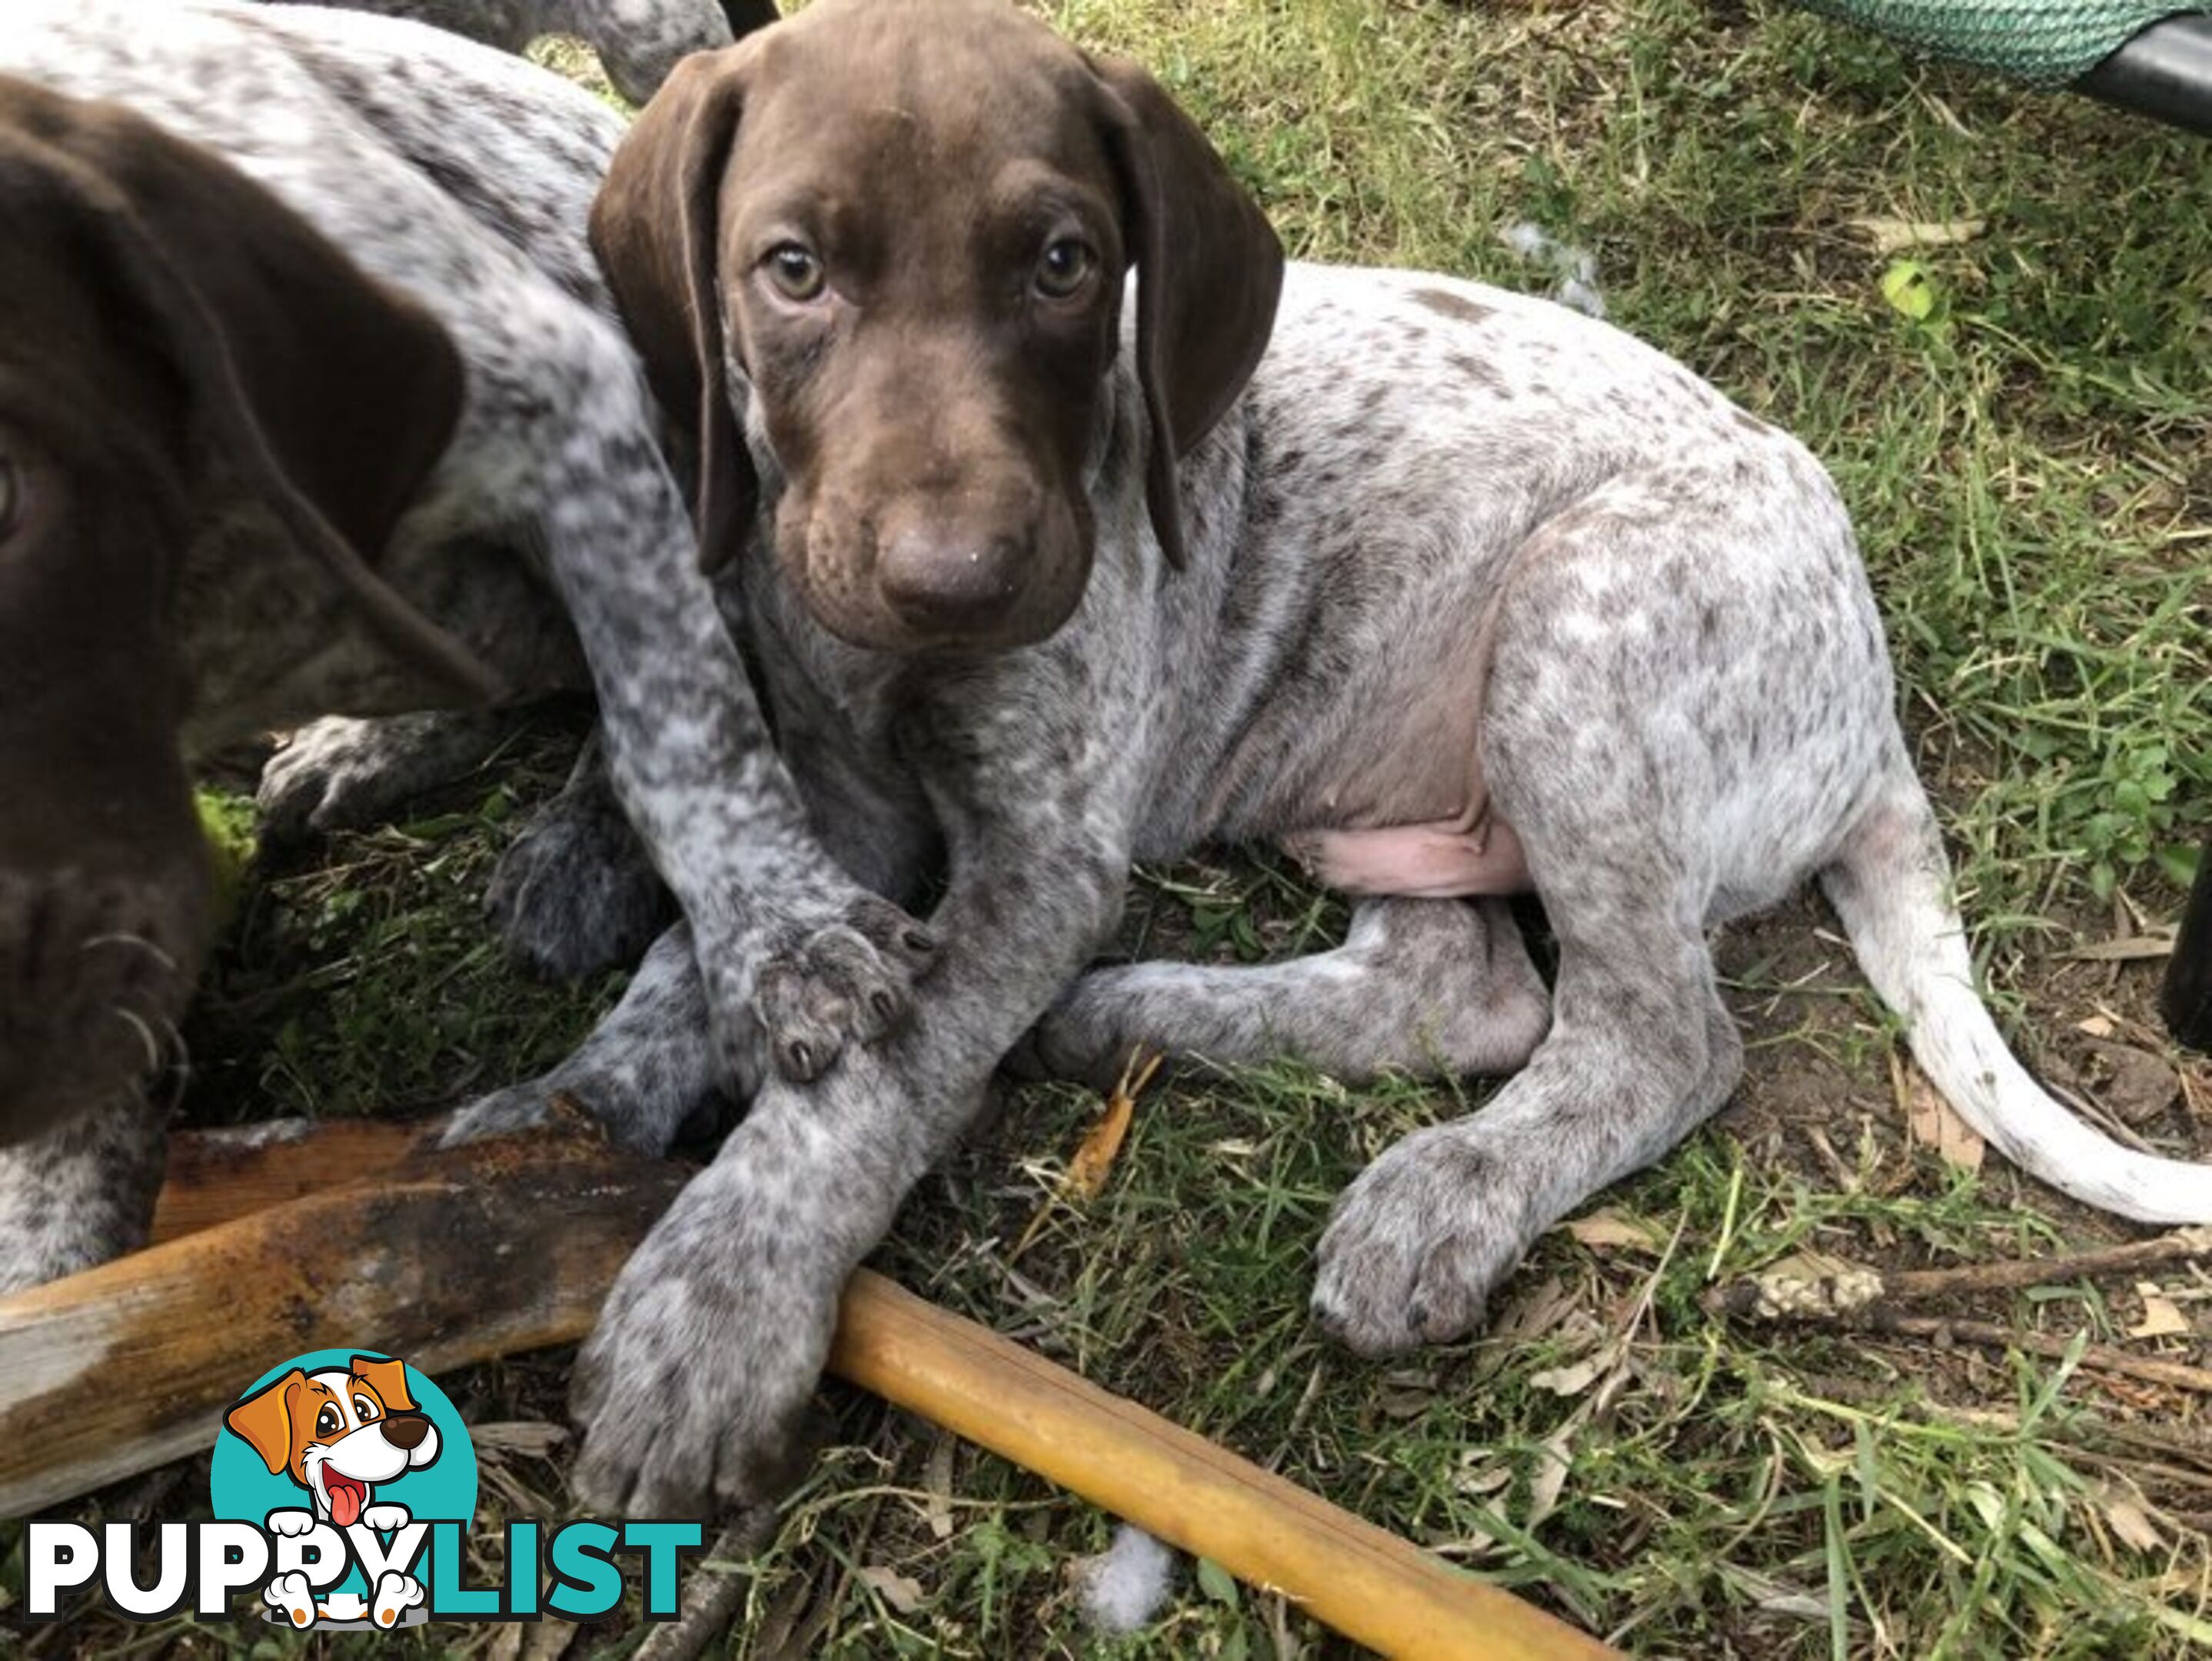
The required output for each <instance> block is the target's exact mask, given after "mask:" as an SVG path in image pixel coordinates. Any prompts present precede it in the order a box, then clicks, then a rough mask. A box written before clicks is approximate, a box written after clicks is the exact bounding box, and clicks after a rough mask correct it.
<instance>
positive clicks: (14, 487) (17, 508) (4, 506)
mask: <svg viewBox="0 0 2212 1661" xmlns="http://www.w3.org/2000/svg"><path fill="white" fill-rule="evenodd" d="M22 506H23V478H22V475H21V474H20V473H18V472H16V471H15V463H14V462H12V461H10V460H9V459H8V458H7V457H6V456H0V537H4V536H6V535H7V534H8V532H10V531H12V530H14V529H15V516H16V514H18V513H20V512H21V509H22Z"/></svg>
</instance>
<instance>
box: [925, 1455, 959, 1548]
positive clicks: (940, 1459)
mask: <svg viewBox="0 0 2212 1661" xmlns="http://www.w3.org/2000/svg"><path fill="white" fill-rule="evenodd" d="M921 1486H922V1491H923V1493H924V1494H927V1496H928V1497H927V1499H926V1500H924V1501H923V1503H922V1517H923V1518H924V1519H925V1520H926V1521H927V1523H928V1524H929V1534H930V1538H932V1539H933V1540H950V1539H951V1537H952V1439H951V1437H950V1436H939V1438H938V1439H937V1440H936V1442H935V1444H934V1445H932V1446H931V1448H930V1450H929V1459H928V1462H927V1463H925V1464H924V1465H923V1466H922V1468H921Z"/></svg>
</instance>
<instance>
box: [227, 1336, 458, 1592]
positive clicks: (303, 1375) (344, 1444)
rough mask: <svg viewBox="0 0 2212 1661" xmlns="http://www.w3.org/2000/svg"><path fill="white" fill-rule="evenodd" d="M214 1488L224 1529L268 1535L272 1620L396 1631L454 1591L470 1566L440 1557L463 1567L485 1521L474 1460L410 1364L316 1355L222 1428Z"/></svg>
mask: <svg viewBox="0 0 2212 1661" xmlns="http://www.w3.org/2000/svg"><path fill="white" fill-rule="evenodd" d="M209 1487H210V1498H211V1500H212V1501H213V1504H214V1508H215V1514H216V1517H218V1518H222V1519H223V1520H224V1521H227V1522H240V1523H250V1524H253V1525H254V1526H255V1527H256V1528H259V1529H262V1530H266V1532H267V1533H268V1534H269V1536H270V1539H271V1542H272V1543H273V1546H274V1551H273V1554H272V1560H271V1561H272V1567H271V1571H270V1575H269V1579H268V1580H267V1583H266V1584H265V1585H264V1586H263V1587H262V1589H261V1602H262V1603H263V1604H264V1606H265V1607H264V1609H263V1611H262V1613H263V1617H264V1619H266V1620H269V1621H278V1622H281V1623H283V1624H284V1625H287V1626H291V1627H295V1628H316V1629H318V1630H325V1631H337V1632H347V1631H364V1632H382V1631H391V1630H393V1629H395V1628H400V1627H409V1626H415V1625H418V1624H420V1623H421V1622H422V1621H424V1620H426V1619H428V1616H429V1613H430V1609H429V1603H430V1589H432V1588H434V1587H435V1588H442V1587H443V1586H444V1585H448V1584H458V1580H459V1570H460V1567H461V1565H460V1564H459V1562H458V1561H456V1562H453V1563H449V1564H441V1563H440V1562H438V1561H436V1555H437V1553H438V1552H439V1551H440V1550H441V1548H443V1549H445V1550H447V1551H448V1552H451V1553H453V1554H455V1555H458V1553H459V1551H460V1549H461V1542H462V1540H463V1538H464V1537H465V1535H466V1533H467V1530H468V1527H469V1524H470V1523H471V1520H473V1518H475V1516H476V1509H477V1457H476V1450H475V1448H474V1447H473V1446H472V1445H471V1444H470V1441H469V1433H468V1427H467V1426H466V1425H465V1424H463V1423H462V1422H461V1415H460V1414H459V1410H457V1409H455V1408H454V1406H453V1402H450V1401H449V1400H447V1396H446V1393H445V1391H443V1390H440V1389H439V1388H438V1387H437V1385H435V1384H433V1383H431V1382H430V1380H429V1379H428V1378H426V1377H425V1376H424V1375H423V1374H422V1372H419V1371H417V1370H416V1368H414V1367H412V1366H409V1365H408V1364H407V1363H406V1362H404V1361H403V1360H396V1359H394V1358H393V1357H392V1356H388V1355H379V1354H369V1353H365V1352H362V1351H360V1350H349V1349H325V1350H316V1351H313V1352H312V1353H311V1354H306V1355H300V1356H295V1357H294V1358H293V1359H292V1360H289V1361H287V1362H285V1363H283V1365H282V1366H276V1367H272V1368H270V1370H269V1371H268V1372H265V1373H264V1374H262V1376H261V1377H260V1378H258V1379H256V1380H255V1381H254V1382H253V1384H252V1386H251V1387H249V1388H248V1389H247V1390H246V1393H245V1394H244V1395H243V1396H240V1397H239V1399H238V1401H237V1402H236V1403H235V1404H234V1405H233V1406H232V1408H231V1409H230V1410H229V1411H228V1413H226V1414H225V1415H223V1428H222V1434H221V1435H220V1436H219V1437H218V1438H217V1439H216V1449H215V1463H214V1465H213V1468H212V1469H211V1470H210V1476H209ZM438 1524H447V1526H445V1527H439V1526H437V1525H438ZM441 1601H442V1600H441Z"/></svg>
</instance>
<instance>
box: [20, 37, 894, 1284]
mask: <svg viewBox="0 0 2212 1661" xmlns="http://www.w3.org/2000/svg"><path fill="white" fill-rule="evenodd" d="M90 100H99V101H90ZM621 131H622V128H621V124H620V122H619V120H618V119H617V118H616V117H615V116H614V115H613V114H611V113H610V112H608V111H606V110H605V109H604V108H603V107H602V106H600V105H599V103H598V102H597V101H596V100H593V99H592V98H590V97H588V96H587V95H586V94H583V93H581V92H580V91H578V90H577V89H575V88H573V87H571V86H569V85H568V84H567V83H566V82H562V81H561V80H560V79H559V78H558V77H557V76H551V75H549V74H547V73H545V72H544V71H542V70H537V69H534V68H532V66H530V65H529V64H524V63H520V62H518V61H517V60H515V59H513V58H507V57H504V56H502V55H501V54H499V53H497V52H491V51H489V50H488V49H486V48H483V47H481V46H475V45H473V44H471V43H470V42H467V41H465V40H457V39H455V38H453V37H451V36H448V35H446V34H442V33H438V32H436V31H435V30H430V29H426V28H423V27H420V26H418V25H416V24H412V23H407V22H402V21H393V20H390V19H385V18H377V17H364V16H356V15H348V14H345V13H340V12H323V11H308V10H304V9H293V10H289V11H286V12H278V11H275V10H270V9H261V8H258V7H255V6H251V5H246V6H224V5H218V4H205V5H201V4H184V3H179V4H173V5H163V6H159V7H149V6H146V5H143V4H141V3H137V0H65V3H55V4H45V3H33V0H16V3H15V4H13V5H12V6H11V8H10V9H9V17H8V26H7V27H6V28H5V29H4V30H0V204H4V208H5V217H6V220H7V223H8V225H9V235H8V236H6V237H5V238H0V1287H13V1286H21V1285H24V1284H27V1283H32V1282H35V1281H40V1280H43V1279H46V1278H48V1277H51V1276H52V1275H58V1274H61V1273H64V1272H66V1271H68V1270H70V1269H76V1268H80V1267H82V1266H84V1265H86V1264H88V1263H90V1262H95V1261H98V1260H100V1258H103V1257H105V1256H110V1255H112V1254H113V1253H115V1252H116V1251H118V1250H122V1249H125V1247H127V1246H129V1245H130V1244H133V1243H134V1242H135V1241H136V1240H137V1238H140V1236H141V1233H142V1232H143V1226H144V1224H145V1220H146V1211H147V1206H148V1202H149V1198H150V1195H151V1190H152V1188H153V1186H154V1185H155V1183H157V1182H158V1177H159V1171H160V1167H161V1116H160V1115H159V1113H158V1112H156V1111H155V1110H153V1109H152V1108H150V1107H149V1105H148V1104H147V1103H146V1102H145V1101H144V1100H143V1095H142V1092H141V1091H140V1089H139V1088H138V1086H137V1083H136V1082H135V1081H137V1080H140V1079H141V1077H142V1075H143V1074H146V1073H147V1072H148V1071H149V1068H152V1067H154V1066H156V1065H158V1064H159V1063H161V1062H162V1061H163V1060H164V1059H165V1057H166V1056H167V1052H168V1051H169V1049H170V1035H171V1034H172V1032H173V1025H172V1024H173V1021H174V1020H175V1019H176V1017H177V1016H178V1014H179V1012H180V1010H181V1008H182V1007H183V1005H184V1003H185V1000H186V999H187V997H188V996H189V995H190V991H191V984H192V981H193V978H194V976H195V974H196V972H197V968H198V966H199V963H200V959H201V957H202V955H203V953H204V950H205V946H206V937H207V928H208V924H207V916H206V914H207V909H208V908H207V890H208V884H207V879H206V873H205V870H204V857H205V855H204V845H203V843H202V839H201V836H200V832H199V830H198V827H197V820H196V818H195V816H194V812H193V809H192V803H191V794H190V791H189V788H188V781H187V772H186V769H187V767H188V765H189V764H190V762H191V758H192V757H195V756H197V755H201V754H204V753H206V752H207V751H209V750H210V749H212V748H214V747H216V746H219V745H223V744H226V743H228V742H232V741H234V740H235V739H238V738H240V736H242V735H250V734H252V733H256V732H258V731H262V730H265V729H267V728H269V727H274V726H281V725H284V724H288V723H290V722H293V721H298V720H300V719H301V718H303V717H307V716H313V715H322V714H324V713H325V712H329V711H333V710H337V711H347V712H351V713H354V714H357V715H378V714H381V713H384V712H389V711H404V710H410V709H422V708H425V707H435V706H436V705H438V704H441V703H445V704H451V703H455V702H457V701H470V700H473V701H476V702H479V703H480V702H483V701H484V700H486V699H487V698H489V697H524V696H529V695H532V694H537V693H542V692H544V691H548V690H550V689H556V688H561V687H568V686H577V687H581V686H589V687H591V688H592V689H593V690H595V691H596V692H597V694H598V697H599V715H600V722H601V730H602V733H603V734H604V737H605V751H606V754H607V758H608V764H609V770H610V774H611V779H612V782H613V786H614V788H615V790H616V792H617V794H619V796H620V797H621V799H622V800H623V803H624V804H625V805H626V806H627V808H628V810H629V815H630V817H631V818H632V819H633V820H634V822H635V825H636V828H637V830H638V831H639V832H640V834H641V840H642V841H643V843H645V845H646V846H647V848H648V849H650V850H651V857H652V861H653V864H654V866H655V867H658V869H659V873H661V874H662V876H664V877H665V879H666V881H667V883H668V885H669V886H670V888H671V890H672V891H674V893H675V895H676V897H677V898H678V901H679V902H680V903H681V904H682V906H683V907H684V911H685V915H686V916H689V917H690V922H691V932H692V934H694V935H695V936H696V938H697V940H698V941H699V945H700V950H701V962H702V966H703V970H704V972H705V973H706V975H707V977H708V980H709V981H710V982H711V983H713V984H714V987H715V988H716V990H715V991H714V993H712V994H711V995H710V996H711V998H712V1000H713V1001H715V1002H717V1003H718V1004H720V1007H721V1010H722V1015H721V1017H720V1023H721V1026H720V1030H721V1033H722V1039H723V1041H724V1042H726V1043H730V1044H732V1045H733V1046H735V1047H737V1048H738V1049H739V1050H750V1049H751V1048H752V1047H753V1046H754V1045H756V1044H757V1043H758V1042H760V1040H759V1037H757V1025H758V1024H757V1018H756V1016H755V1014H754V1005H753V990H754V977H755V976H756V975H768V976H770V977H773V978H774V979H775V982H776V983H777V984H778V985H779V986H789V987H796V988H798V989H800V991H802V992H804V993H805V994H806V995H808V997H809V998H810V1000H811V1001H810V1003H809V1008H810V1011H811V1016H812V1025H811V1026H810V1028H809V1031H811V1032H813V1033H815V1034H817V1037H816V1042H817V1043H821V1042H822V1041H821V1038H820V1037H819V1033H820V1031H821V1029H822V1028H823V1025H824V1024H825V1021H827V1022H828V1023H829V1024H832V1025H834V1024H836V1023H837V1022H839V1021H841V1020H842V1021H843V1022H844V1023H845V1025H848V1026H849V1027H850V1028H851V1029H852V1030H854V1031H859V1032H863V1033H866V1032H872V1031H874V1030H875V1028H876V1026H878V1025H880V1024H882V1023H883V1022H884V1021H887V1020H889V1019H893V1018H895V1017H896V1015H897V1014H898V1013H900V1012H901V1008H902V1005H903V1001H904V998H905V995H906V987H907V981H908V975H909V973H910V972H911V971H912V970H914V969H915V967H917V966H919V965H920V964H921V963H922V962H924V961H925V960H926V958H927V946H928V944H929V942H928V938H927V935H926V934H923V933H921V931H919V930H918V929H917V928H915V926H914V925H913V924H911V923H910V922H908V920H907V919H906V918H905V917H904V916H903V915H902V914H901V913H900V912H898V911H897V910H896V908H895V907H894V906H891V905H890V904H888V903H886V902H884V901H883V900H880V899H878V898H877V897H875V896H873V895H872V894H870V893H867V892H866V891H862V890H860V889H859V888H858V887H856V886H855V885H854V883H853V881H852V879H850V878H848V877H847V876H846V875H845V874H844V873H842V870H840V869H839V868H838V867H836V866H835V865H834V864H833V863H831V862H830V861H829V857H828V856H827V855H825V854H824V853H823V851H822V850H821V849H820V848H819V847H818V846H817V843H815V841H814V839H813V838H812V837H811V834H810V833H809V832H808V831H807V829H806V825H805V818H804V814H803V810H802V808H801V806H800V805H799V801H798V799H797V797H796V795H795V794H794V793H793V788H792V785H791V781H790V778H789V776H788V775H787V773H786V772H785V771H784V770H783V768H782V766H781V764H780V762H779V761H778V760H777V759H776V757H775V751H774V750H773V748H772V746H771V745H770V744H769V739H768V735H767V733H766V731H765V729H764V727H763V724H762V721H761V717H760V711H759V709H758V707H757V703H756V702H755V699H754V695H753V692H752V691H751V688H750V682H749V680H748V678H747V676H746V672H745V670H744V665H743V663H742V662H741V660H739V658H738V654H737V648H736V645H735V643H734V642H732V639H731V637H730V636H729V634H728V633H727V631H726V630H725V629H724V628H723V626H722V625H721V623H720V619H719V618H718V617H717V616H716V613H715V607H714V599H713V596H712V594H711V593H710V591H709V588H708V582H707V580H706V578H705V577H704V576H703V575H702V573H701V571H700V569H699V559H698V554H697V542H696V537H695V536H694V534H693V532H692V528H691V526H690V521H689V517H688V515H689V504H688V502H687V500H686V496H685V495H684V492H683V491H682V490H679V489H678V483H677V480H676V479H675V478H674V477H673V476H672V475H671V472H670V471H669V467H668V465H666V464H665V461H664V459H663V456H662V452H661V450H660V448H659V443H658V441H659V436H660V435H659V424H660V423H659V418H658V417H657V415H656V414H655V412H654V409H653V404H652V401H651V398H650V394H649V391H648V388H647V385H646V382H645V380H644V377H643V375H642V373H641V368H640V366H639V364H638V361H637V359H636V356H635V354H634V353H633V352H632V350H630V348H629V345H628V344H627V342H626V341H625V340H624V339H623V335H622V332H621V331H620V328H619V326H618V325H617V322H616V320H615V317H614V311H613V306H612V302H611V298H610V296H609V295H608V293H607V291H606V289H605V286H604V283H603V282H602V279H601V277H600V275H599V271H598V268H597V267H596V266H595V265H594V264H593V261H592V257H591V253H590V251H589V249H588V247H587V246H586V240H585V231H586V217H587V214H588V211H589V206H590V203H591V200H592V192H593V191H594V190H595V188H596V187H597V185H598V183H599V179H600V177H601V176H602V174H603V173H604V170H605V165H606V162H607V160H608V158H609V157H610V155H611V154H612V153H613V150H614V148H615V145H616V143H617V140H618V138H619V137H620V136H621ZM764 952H765V953H766V955H765V956H764V955H763V953H764ZM825 1012H826V1013H825ZM8 1144H15V1146H12V1147H9V1146H6V1145H8Z"/></svg>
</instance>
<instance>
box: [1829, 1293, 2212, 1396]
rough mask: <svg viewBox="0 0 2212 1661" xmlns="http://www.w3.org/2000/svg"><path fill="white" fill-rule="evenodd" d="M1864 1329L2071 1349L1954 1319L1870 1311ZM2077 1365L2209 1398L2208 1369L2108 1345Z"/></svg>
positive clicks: (2211, 1380)
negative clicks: (2133, 1352)
mask: <svg viewBox="0 0 2212 1661" xmlns="http://www.w3.org/2000/svg"><path fill="white" fill-rule="evenodd" d="M1864 1329H1865V1330H1866V1331H1869V1332H1876V1333H1895V1334H1897V1335H1899V1336H1901V1337H1906V1338H1934V1339H1937V1340H1939V1341H1940V1340H1943V1339H1953V1340H1956V1341H1957V1342H1960V1343H1967V1344H1976V1345H1979V1346H1980V1347H1982V1348H1984V1349H2023V1350H2026V1351H2027V1353H2028V1354H2030V1355H2041V1356H2045V1357H2047V1358H2048V1359H2049V1360H2054V1361H2058V1360H2064V1359H2065V1358H2066V1354H2067V1352H2068V1351H2069V1350H2070V1349H2071V1348H2073V1342H2072V1341H2071V1340H2070V1339H2066V1338H2061V1337H2058V1336H2057V1335H2053V1334H2051V1333H2047V1332H2016V1331H2015V1330H2014V1329H2012V1328H2010V1327H2008V1326H1999V1325H1998V1324H1997V1323H1996V1322H1994V1321H1956V1320H1952V1319H1950V1318H1948V1317H1944V1316H1941V1315H1892V1314H1889V1313H1887V1311H1876V1312H1875V1316H1874V1318H1872V1319H1870V1320H1869V1321H1868V1322H1867V1323H1866V1325H1865V1328H1864ZM2081 1365H2082V1366H2085V1367H2092V1368H2094V1369H2095V1370H2096V1371H2097V1372H2117V1373H2120V1374H2122V1375H2124V1377H2127V1378H2141V1379H2143V1380H2145V1381H2146V1382H2148V1383H2150V1384H2165V1385H2166V1386H2167V1387H2168V1388H2170V1389H2172V1390H2194V1391H2196V1392H2197V1394H2198V1395H2201V1396H2212V1367H2200V1366H2191V1365H2190V1364H2189V1363H2188V1362H2186V1361H2162V1360H2159V1359H2158V1358H2157V1357H2156V1356H2153V1355H2134V1354H2130V1353H2129V1352H2128V1351H2126V1350H2124V1349H2114V1348H2112V1346H2111V1345H2110V1344H2087V1345H2084V1346H2083V1347H2082V1350H2081Z"/></svg>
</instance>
